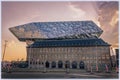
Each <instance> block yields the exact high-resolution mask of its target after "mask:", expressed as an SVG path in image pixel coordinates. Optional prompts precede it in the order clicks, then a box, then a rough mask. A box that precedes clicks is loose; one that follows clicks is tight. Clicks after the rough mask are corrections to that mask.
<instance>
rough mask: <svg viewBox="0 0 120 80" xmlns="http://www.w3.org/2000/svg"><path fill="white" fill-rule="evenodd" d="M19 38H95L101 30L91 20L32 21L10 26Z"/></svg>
mask: <svg viewBox="0 0 120 80" xmlns="http://www.w3.org/2000/svg"><path fill="white" fill-rule="evenodd" d="M10 31H11V32H12V33H13V34H14V35H15V36H16V37H17V38H18V39H19V40H20V41H25V40H31V39H33V40H37V39H55V38H57V39H73V38H74V39H75V38H80V39H85V38H96V37H99V36H100V35H101V34H102V32H103V31H102V30H101V29H100V28H99V27H98V26H97V25H96V24H95V23H94V22H93V21H64V22H62V21H61V22H33V23H28V24H24V25H19V26H16V27H13V28H10Z"/></svg>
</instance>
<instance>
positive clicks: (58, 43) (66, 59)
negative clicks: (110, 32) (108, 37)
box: [9, 21, 111, 71]
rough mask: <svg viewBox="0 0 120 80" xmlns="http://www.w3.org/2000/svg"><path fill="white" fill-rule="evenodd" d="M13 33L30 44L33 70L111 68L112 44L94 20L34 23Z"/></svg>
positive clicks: (29, 49) (28, 49) (29, 52)
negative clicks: (105, 39)
mask: <svg viewBox="0 0 120 80" xmlns="http://www.w3.org/2000/svg"><path fill="white" fill-rule="evenodd" d="M9 30H10V31H11V32H12V33H13V34H14V35H15V36H16V37H17V38H18V40H19V41H25V42H26V43H27V44H28V45H27V47H26V49H27V61H28V64H29V67H28V68H30V69H37V70H41V69H42V70H47V69H48V68H50V69H48V70H51V69H53V68H56V69H63V70H65V68H70V69H85V70H87V71H90V69H91V67H92V68H93V71H96V70H97V71H105V68H106V67H108V69H111V58H110V44H108V43H107V42H105V41H104V40H103V39H101V38H99V37H100V35H101V34H102V32H103V30H101V29H100V27H98V26H97V25H96V24H95V23H94V22H93V21H59V22H33V23H28V24H24V25H19V26H16V27H12V28H10V29H9ZM96 67H97V69H96Z"/></svg>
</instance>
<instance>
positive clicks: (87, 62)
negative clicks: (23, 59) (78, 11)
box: [27, 46, 111, 70]
mask: <svg viewBox="0 0 120 80" xmlns="http://www.w3.org/2000/svg"><path fill="white" fill-rule="evenodd" d="M27 60H28V62H29V68H37V69H42V68H57V69H59V68H63V69H64V68H71V69H85V70H89V69H90V67H91V66H92V67H93V70H95V69H96V67H95V66H96V64H97V65H98V68H99V70H104V69H105V64H107V65H108V66H109V67H110V66H111V60H110V47H109V46H92V47H47V48H27Z"/></svg>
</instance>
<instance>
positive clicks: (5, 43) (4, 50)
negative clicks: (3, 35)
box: [2, 40, 8, 61]
mask: <svg viewBox="0 0 120 80" xmlns="http://www.w3.org/2000/svg"><path fill="white" fill-rule="evenodd" d="M7 42H8V41H7V40H5V48H4V52H3V57H2V61H3V60H4V57H5V51H6V47H7Z"/></svg>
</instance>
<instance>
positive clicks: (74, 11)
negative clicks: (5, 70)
mask: <svg viewBox="0 0 120 80" xmlns="http://www.w3.org/2000/svg"><path fill="white" fill-rule="evenodd" d="M1 7H2V11H1V13H2V15H1V16H2V22H1V23H2V27H1V30H2V54H3V50H4V44H5V42H4V41H5V40H7V41H8V42H7V47H6V52H5V57H4V60H8V61H12V60H21V59H24V60H26V55H27V53H26V46H27V45H26V43H25V42H20V41H19V40H18V39H17V38H16V37H15V36H14V35H13V34H12V33H11V32H10V31H9V29H8V28H10V27H14V26H18V25H22V24H26V23H30V22H49V21H50V22H53V21H78V20H79V21H85V20H92V21H94V22H95V23H96V24H97V25H98V26H99V27H100V28H101V29H102V30H103V34H102V35H101V36H100V38H102V39H103V40H105V41H106V42H108V43H109V44H111V45H112V47H113V48H117V47H118V22H119V21H118V20H119V19H118V14H119V11H118V2H116V1H107V2H106V1H94V2H93V1H92V2H90V1H89V2H88V1H87V2H83V1H77V2H73V1H72V2H69V1H66V2H65V1H64V2H25V1H24V2H15V1H14V2H13V1H12V2H8V1H2V6H1Z"/></svg>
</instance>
